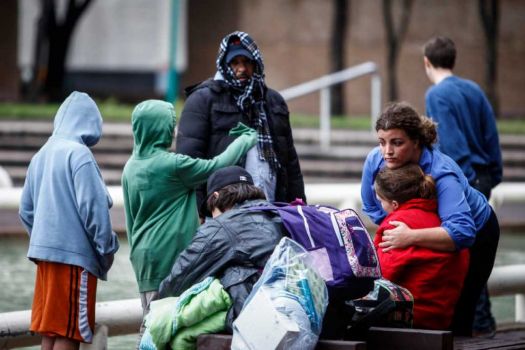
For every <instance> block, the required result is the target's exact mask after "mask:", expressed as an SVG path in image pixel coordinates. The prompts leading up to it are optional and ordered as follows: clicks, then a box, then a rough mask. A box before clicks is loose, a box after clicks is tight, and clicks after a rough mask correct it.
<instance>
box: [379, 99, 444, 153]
mask: <svg viewBox="0 0 525 350" xmlns="http://www.w3.org/2000/svg"><path fill="white" fill-rule="evenodd" d="M392 129H401V130H403V131H404V132H405V133H406V134H407V136H408V137H409V138H410V139H411V140H413V141H417V142H419V145H420V146H426V147H432V144H434V143H435V142H436V141H437V130H436V123H435V122H434V121H433V120H432V119H430V118H429V117H426V116H422V115H419V114H418V113H417V111H416V110H415V109H414V107H412V106H411V105H410V104H409V103H407V102H394V103H391V104H389V105H387V106H386V108H385V109H384V110H383V112H381V115H380V116H379V119H378V120H377V122H376V131H379V130H392Z"/></svg>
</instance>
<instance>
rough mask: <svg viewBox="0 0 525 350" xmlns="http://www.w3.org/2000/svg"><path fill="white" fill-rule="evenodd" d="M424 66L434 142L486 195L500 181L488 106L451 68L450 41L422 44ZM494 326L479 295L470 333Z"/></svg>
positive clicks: (495, 133) (439, 39)
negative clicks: (435, 139) (436, 133)
mask: <svg viewBox="0 0 525 350" xmlns="http://www.w3.org/2000/svg"><path fill="white" fill-rule="evenodd" d="M423 60H424V65H425V72H426V74H427V77H428V78H429V80H430V81H431V82H432V83H433V86H431V87H430V88H429V89H428V90H427V93H426V96H425V104H426V113H427V115H428V116H429V117H431V118H432V119H433V120H435V121H436V122H437V123H438V130H437V131H438V138H439V139H438V144H437V145H436V147H437V148H438V149H439V150H440V151H441V152H443V153H445V154H447V155H448V156H450V157H451V158H452V159H454V160H455V161H456V163H458V165H459V166H460V167H461V170H462V171H463V173H464V174H465V176H466V177H467V179H468V181H469V183H470V185H471V186H472V187H474V188H476V189H477V190H479V191H480V192H482V193H483V194H484V195H485V196H486V197H487V199H489V198H490V193H491V190H492V188H494V187H495V186H496V185H497V184H499V183H500V182H501V179H502V174H503V169H502V160H501V149H500V145H499V138H498V131H497V128H496V121H495V118H494V112H493V111H492V107H491V105H490V102H489V101H488V99H487V97H486V96H485V94H484V93H483V91H482V90H481V88H480V87H479V86H478V85H477V84H476V83H474V82H473V81H470V80H466V79H462V78H460V77H457V76H455V75H454V74H453V72H452V69H453V68H454V63H455V60H456V47H455V45H454V42H453V41H452V40H451V39H449V38H447V37H439V36H438V37H435V38H432V39H431V40H429V41H428V42H427V43H426V44H425V46H424V59H423ZM494 328H495V322H494V318H493V317H492V314H491V312H490V301H489V299H488V293H487V292H486V291H485V292H483V293H482V295H481V297H480V301H479V303H478V307H477V310H476V318H475V321H474V333H479V334H489V335H492V334H493V331H494Z"/></svg>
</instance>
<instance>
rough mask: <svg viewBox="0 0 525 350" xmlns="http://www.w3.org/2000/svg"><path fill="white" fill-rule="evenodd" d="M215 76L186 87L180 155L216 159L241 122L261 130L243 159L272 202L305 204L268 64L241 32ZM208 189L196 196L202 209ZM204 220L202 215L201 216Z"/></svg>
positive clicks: (231, 38) (229, 42) (227, 46)
mask: <svg viewBox="0 0 525 350" xmlns="http://www.w3.org/2000/svg"><path fill="white" fill-rule="evenodd" d="M216 66H217V73H216V75H215V77H214V78H213V79H208V80H206V81H204V82H202V83H200V84H198V85H196V86H192V87H189V88H187V89H186V94H187V96H188V98H187V100H186V103H185V105H184V109H183V110H182V113H181V118H180V123H179V126H178V131H177V139H176V149H177V152H178V153H181V154H187V155H189V156H192V157H194V158H213V157H214V156H216V155H217V154H220V153H221V152H222V151H223V150H224V149H226V147H227V146H228V145H229V144H230V143H231V142H232V141H233V138H232V137H230V136H229V135H228V130H229V129H231V127H232V126H235V125H236V124H237V122H239V121H242V122H243V123H245V124H247V125H250V126H251V127H253V128H254V129H256V130H257V134H258V143H257V145H256V146H254V147H253V148H252V150H250V151H249V152H248V154H247V155H246V157H245V158H244V159H243V161H242V164H241V165H242V166H243V167H244V168H245V169H246V170H247V171H248V172H249V173H250V174H251V175H252V177H253V180H254V183H255V185H256V186H258V187H260V188H261V189H263V191H264V193H265V195H266V198H267V200H268V201H270V202H272V201H279V202H292V201H294V200H295V199H297V198H301V199H302V200H303V201H304V202H306V197H305V194H304V182H303V176H302V174H301V168H300V166H299V159H298V157H297V152H296V150H295V146H294V141H293V137H292V130H291V127H290V120H289V111H288V107H287V105H286V102H285V101H284V99H283V98H282V96H281V95H280V94H279V93H278V92H277V91H275V90H272V89H270V88H268V87H267V86H266V84H265V81H264V64H263V59H262V56H261V54H260V52H259V49H258V48H257V45H256V44H255V42H254V41H253V40H252V38H251V37H250V36H249V35H248V34H246V33H243V32H233V33H231V34H228V35H227V36H225V37H224V39H223V40H222V42H221V45H220V49H219V54H218V57H217V61H216ZM204 193H206V190H205V189H204V188H201V189H200V191H198V193H197V200H198V202H199V203H198V205H199V206H201V204H202V201H203V197H204ZM201 216H202V213H201Z"/></svg>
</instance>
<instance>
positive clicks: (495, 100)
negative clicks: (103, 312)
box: [479, 0, 499, 117]
mask: <svg viewBox="0 0 525 350" xmlns="http://www.w3.org/2000/svg"><path fill="white" fill-rule="evenodd" d="M479 15H480V18H481V24H482V26H483V32H484V34H485V44H486V46H485V52H486V61H485V62H486V65H485V85H486V91H487V97H488V98H489V100H490V103H491V104H492V108H493V109H494V114H495V116H496V117H498V116H499V97H498V88H497V83H498V81H497V80H498V34H499V1H498V0H479Z"/></svg>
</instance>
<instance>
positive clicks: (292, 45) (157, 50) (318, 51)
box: [0, 0, 525, 117]
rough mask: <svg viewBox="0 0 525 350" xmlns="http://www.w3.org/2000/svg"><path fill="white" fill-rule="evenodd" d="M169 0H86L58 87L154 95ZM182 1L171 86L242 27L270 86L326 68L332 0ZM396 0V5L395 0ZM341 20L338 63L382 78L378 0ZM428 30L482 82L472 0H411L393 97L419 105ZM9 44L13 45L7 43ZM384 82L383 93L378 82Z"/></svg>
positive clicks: (510, 6) (26, 28)
mask: <svg viewBox="0 0 525 350" xmlns="http://www.w3.org/2000/svg"><path fill="white" fill-rule="evenodd" d="M4 1H5V0H4ZM4 1H2V2H4ZM6 3H13V0H7V1H6ZM171 3H172V2H170V1H149V0H109V1H108V0H106V1H102V0H94V2H93V4H92V5H91V6H90V8H89V9H88V10H87V12H86V13H85V15H84V16H83V18H82V19H81V20H80V23H79V25H78V28H77V29H76V32H75V35H74V38H73V43H72V47H71V52H70V55H69V59H68V77H67V82H66V86H67V87H68V88H69V89H80V90H84V91H88V92H91V93H93V94H95V95H100V96H103V97H106V96H115V97H117V98H124V99H128V100H135V99H136V100H139V99H143V98H147V97H162V96H163V94H164V90H165V88H166V83H165V76H166V72H167V70H168V66H169V61H170V43H171V39H170V38H171V33H172V30H171V28H170V23H171V18H172V16H173V15H172V11H171V6H170V4H171ZM181 3H182V4H183V5H184V4H186V6H179V9H180V10H181V11H179V12H181V13H182V15H184V16H185V17H184V18H185V19H186V20H187V24H186V25H184V27H183V28H180V27H179V28H178V32H179V34H181V33H182V34H183V35H184V38H185V41H186V43H187V44H186V45H184V46H183V47H179V48H178V51H177V52H178V54H179V55H181V56H180V57H179V58H181V57H182V58H181V59H182V60H183V61H184V64H183V66H185V67H186V69H185V70H184V71H183V72H181V74H180V82H179V87H180V88H179V92H181V91H182V88H183V87H184V86H187V85H191V84H195V83H197V82H199V81H201V80H204V79H206V78H208V77H211V76H213V74H214V72H215V57H216V54H217V50H218V45H219V42H220V40H221V38H222V37H223V36H224V35H226V34H228V33H230V32H232V31H234V30H242V31H246V32H248V33H250V34H251V35H252V37H253V38H254V39H255V40H256V41H257V43H258V45H259V47H260V49H261V51H262V54H263V57H264V60H265V66H266V76H267V83H268V85H269V86H271V87H273V88H275V89H278V90H279V89H284V88H286V87H290V86H292V85H295V84H299V83H302V82H305V81H307V80H311V79H314V78H317V77H320V76H322V75H324V74H327V73H329V69H330V61H329V59H330V41H331V35H332V34H331V31H332V19H333V16H334V6H333V4H334V3H335V1H328V0H272V1H265V0H250V1H242V0H222V1H216V0H190V1H186V0H179V5H181ZM394 3H395V4H396V5H397V6H399V2H398V1H394ZM2 6H4V7H5V5H2ZM38 8H39V3H38V2H37V1H33V0H19V1H18V30H17V32H18V35H17V39H18V40H17V43H16V46H17V48H18V49H17V57H16V61H17V65H16V67H12V68H13V69H14V70H15V71H17V72H18V75H19V76H21V77H24V76H27V72H28V71H29V70H30V69H29V68H30V66H31V60H32V49H33V44H34V31H35V23H36V18H37V16H38ZM184 8H185V9H184ZM394 13H395V16H394V18H395V20H399V13H396V12H394ZM1 16H5V15H1ZM396 16H397V17H396ZM2 18H3V17H2ZM523 18H525V1H521V0H501V1H500V25H499V42H498V80H497V86H498V94H499V98H500V110H501V115H502V116H504V117H512V116H521V117H523V116H525V69H524V68H523V64H522V62H523V60H524V59H525V38H524V35H523V33H525V21H524V20H523ZM347 19H348V26H347V32H346V51H345V55H346V66H347V67H350V66H352V65H356V64H359V63H361V62H364V61H374V62H376V63H377V64H378V65H379V67H380V69H381V76H382V78H383V81H384V79H386V72H385V69H386V68H385V62H386V55H387V49H386V48H387V44H386V34H385V29H384V28H385V27H384V20H383V14H382V1H381V0H367V1H364V0H354V1H351V2H350V6H349V9H348V13H347ZM0 22H2V21H0ZM2 26H4V27H5V26H6V24H5V23H3V24H2ZM434 35H447V36H450V37H451V38H452V39H453V40H454V41H455V42H456V45H457V47H458V59H457V63H456V69H455V72H456V73H457V74H458V75H461V76H463V77H466V78H469V79H472V80H475V81H476V82H478V83H479V84H480V85H481V86H482V87H484V84H485V81H484V74H485V59H486V57H485V41H484V34H483V28H482V25H481V19H480V15H479V9H478V1H476V0H464V1H455V0H415V1H414V5H413V8H412V11H411V15H410V20H409V25H408V30H407V33H406V37H405V39H404V41H403V43H402V47H401V51H400V56H399V61H398V62H399V63H398V67H397V72H398V79H399V81H398V83H399V92H400V99H402V100H406V101H409V102H410V103H412V104H413V105H415V106H416V107H417V108H418V109H419V110H420V111H421V112H422V111H424V93H425V91H426V89H427V87H428V86H429V85H430V83H429V82H428V80H427V78H426V76H425V73H424V69H423V63H422V45H423V44H424V43H425V42H426V41H427V40H428V39H429V38H430V37H432V36H434ZM7 45H11V46H8V47H13V43H10V44H7ZM4 46H5V45H4V43H2V46H0V48H1V49H2V50H5V48H4ZM11 56H12V55H11ZM11 64H12V63H11ZM0 69H4V68H0ZM4 71H5V69H4ZM0 72H2V71H1V70H0ZM2 76H4V73H2ZM3 80H4V79H3V78H2V85H0V90H1V91H0V98H2V99H5V96H11V95H12V93H9V92H7V93H6V91H12V90H16V88H17V87H16V86H17V85H16V84H15V86H14V87H13V85H9V86H8V85H6V84H4V83H3ZM11 80H13V79H11ZM369 85H370V82H369V79H366V78H361V79H358V80H356V81H353V82H351V83H348V84H346V85H345V97H346V106H347V113H348V114H368V113H369V106H370V93H369V91H370V86H369ZM383 87H384V91H383V96H386V91H385V89H386V84H383ZM383 102H386V98H383ZM290 108H291V109H292V111H294V112H298V113H309V114H316V113H318V110H319V109H318V98H317V96H315V98H312V96H309V97H304V98H300V99H297V100H294V101H292V102H291V103H290Z"/></svg>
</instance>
